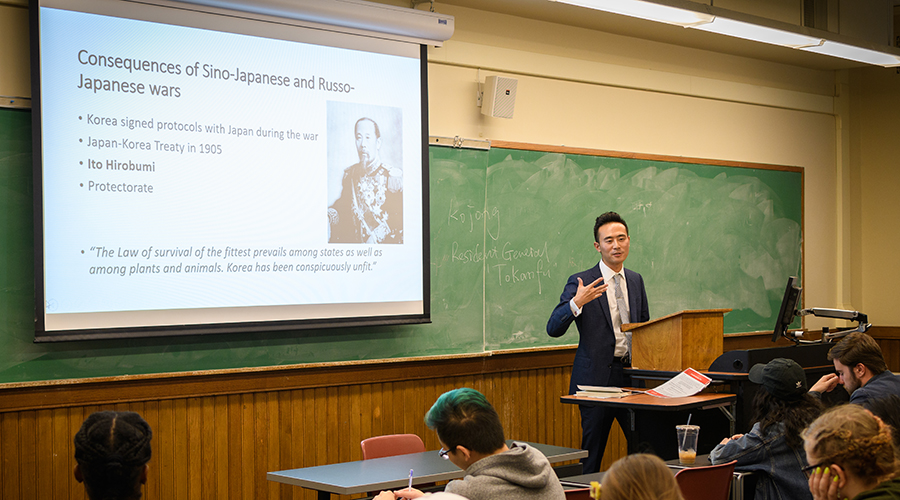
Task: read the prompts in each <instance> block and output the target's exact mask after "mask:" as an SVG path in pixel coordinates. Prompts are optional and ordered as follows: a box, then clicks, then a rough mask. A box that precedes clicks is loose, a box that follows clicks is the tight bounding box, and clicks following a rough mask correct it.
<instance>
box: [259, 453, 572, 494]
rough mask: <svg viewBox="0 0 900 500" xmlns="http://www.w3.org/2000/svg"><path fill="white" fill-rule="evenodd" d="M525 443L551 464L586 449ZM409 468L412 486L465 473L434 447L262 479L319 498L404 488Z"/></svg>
mask: <svg viewBox="0 0 900 500" xmlns="http://www.w3.org/2000/svg"><path fill="white" fill-rule="evenodd" d="M520 442H523V441H520ZM507 444H512V440H507ZM525 444H527V445H529V446H532V447H534V448H537V449H538V450H539V451H540V452H541V453H543V454H544V456H546V457H547V460H549V461H550V463H551V464H553V463H558V462H565V461H568V460H579V459H581V458H584V457H586V456H587V455H588V453H587V451H584V450H578V449H575V448H565V447H562V446H553V445H549V444H539V443H528V442H525ZM410 469H413V471H415V472H414V474H413V486H415V485H417V484H423V483H433V482H436V481H447V480H450V479H459V478H461V477H463V475H465V471H463V470H461V469H460V468H458V467H457V466H455V465H453V463H451V462H450V461H449V460H444V459H443V458H441V457H440V456H438V452H437V450H434V451H426V452H423V453H410V454H408V455H397V456H394V457H385V458H373V459H370V460H359V461H356V462H342V463H337V464H329V465H319V466H316V467H304V468H302V469H291V470H284V471H278V472H269V473H267V474H266V479H268V480H269V481H276V482H279V483H285V484H291V485H294V486H302V487H304V488H308V489H311V490H316V491H318V492H319V493H318V498H319V500H328V499H330V498H331V494H332V493H337V494H339V495H352V494H354V493H365V492H369V491H383V490H397V489H402V488H406V487H407V486H408V485H409V470H410Z"/></svg>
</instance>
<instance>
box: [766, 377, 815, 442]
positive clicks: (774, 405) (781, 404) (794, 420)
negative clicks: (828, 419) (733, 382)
mask: <svg viewBox="0 0 900 500" xmlns="http://www.w3.org/2000/svg"><path fill="white" fill-rule="evenodd" d="M753 408H754V413H755V416H754V420H755V421H757V422H759V428H760V431H762V433H763V435H766V433H767V432H768V429H769V427H771V426H773V425H775V424H777V423H779V422H783V423H784V438H785V441H786V442H787V445H788V446H790V447H791V448H794V449H795V450H802V449H803V440H802V439H801V438H800V433H801V432H802V431H803V429H805V428H806V427H807V426H808V425H809V424H810V423H811V422H812V421H813V420H815V419H816V417H818V416H819V414H821V413H822V403H821V402H820V401H819V399H818V398H815V397H813V396H811V395H810V394H809V393H807V394H804V395H803V397H801V398H800V399H799V400H792V401H788V400H787V399H781V398H778V397H775V396H773V395H772V394H771V393H770V392H769V391H767V390H765V389H763V388H760V389H759V391H757V393H756V396H755V397H754V398H753Z"/></svg>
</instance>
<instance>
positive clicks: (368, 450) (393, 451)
mask: <svg viewBox="0 0 900 500" xmlns="http://www.w3.org/2000/svg"><path fill="white" fill-rule="evenodd" d="M359 446H360V447H361V448H362V455H363V460H369V459H370V458H384V457H393V456H396V455H409V454H410V453H421V452H423V451H425V443H423V442H422V438H420V437H419V436H417V435H415V434H388V435H386V436H375V437H370V438H368V439H363V440H362V441H360V442H359ZM433 486H434V483H428V484H420V485H418V486H416V488H418V489H423V488H431V487H433ZM377 494H378V492H377V491H374V492H373V491H370V492H369V496H375V495H377Z"/></svg>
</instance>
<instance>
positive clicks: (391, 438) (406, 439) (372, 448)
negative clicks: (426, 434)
mask: <svg viewBox="0 0 900 500" xmlns="http://www.w3.org/2000/svg"><path fill="white" fill-rule="evenodd" d="M359 446H360V447H362V455H363V460H368V459H370V458H384V457H393V456H396V455H408V454H410V453H421V452H423V451H425V443H423V442H422V438H420V437H419V436H417V435H415V434H388V435H387V436H375V437H370V438H369V439H363V440H362V441H361V442H360V443H359Z"/></svg>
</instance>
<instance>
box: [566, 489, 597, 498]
mask: <svg viewBox="0 0 900 500" xmlns="http://www.w3.org/2000/svg"><path fill="white" fill-rule="evenodd" d="M566 500H592V499H591V489H590V488H576V489H573V490H566Z"/></svg>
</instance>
